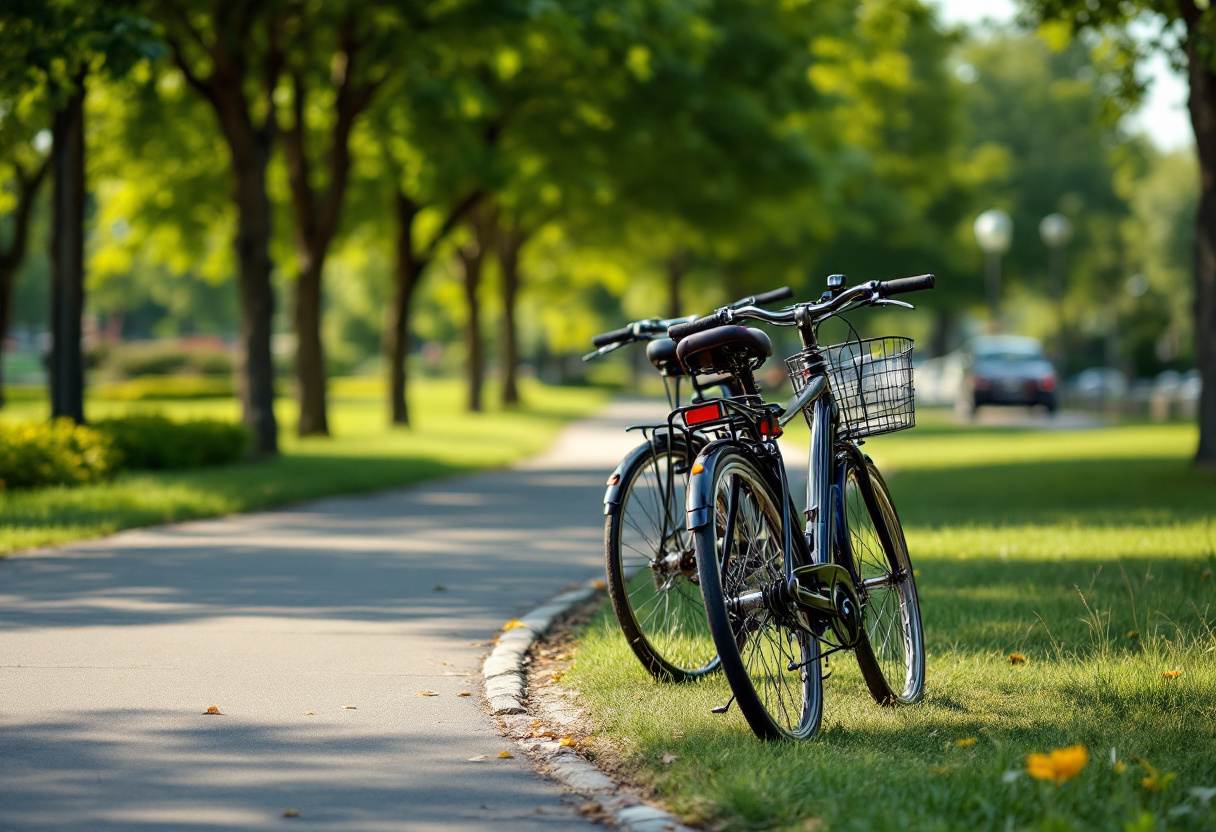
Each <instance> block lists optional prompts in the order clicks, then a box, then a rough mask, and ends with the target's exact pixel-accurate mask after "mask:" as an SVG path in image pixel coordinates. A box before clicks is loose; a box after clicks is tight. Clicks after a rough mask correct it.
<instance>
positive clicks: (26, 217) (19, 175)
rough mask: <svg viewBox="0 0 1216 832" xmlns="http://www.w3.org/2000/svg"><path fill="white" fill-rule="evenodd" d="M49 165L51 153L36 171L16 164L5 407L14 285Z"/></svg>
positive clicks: (2, 331)
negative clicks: (35, 203)
mask: <svg viewBox="0 0 1216 832" xmlns="http://www.w3.org/2000/svg"><path fill="white" fill-rule="evenodd" d="M49 169H50V158H49V157H48V158H47V159H45V160H43V161H42V162H41V163H40V164H39V165H38V166H37V167H36V168H34V170H33V171H32V172H27V171H26V170H24V169H23V168H21V167H20V166H17V167H16V168H15V174H14V175H15V176H16V179H17V205H16V207H15V208H14V209H13V236H12V239H11V240H10V241H9V244H8V247H7V248H6V249H5V250H4V251H0V407H4V360H3V359H4V344H5V342H6V341H7V340H8V330H9V327H10V326H11V325H12V322H13V288H14V286H15V285H16V281H17V272H18V271H19V270H20V269H21V264H22V263H23V262H24V261H25V252H26V250H27V249H28V247H29V237H30V215H31V214H32V213H33V209H34V200H35V199H36V198H37V196H38V190H39V188H40V187H41V186H42V180H43V179H45V178H46V173H47V171H48V170H49Z"/></svg>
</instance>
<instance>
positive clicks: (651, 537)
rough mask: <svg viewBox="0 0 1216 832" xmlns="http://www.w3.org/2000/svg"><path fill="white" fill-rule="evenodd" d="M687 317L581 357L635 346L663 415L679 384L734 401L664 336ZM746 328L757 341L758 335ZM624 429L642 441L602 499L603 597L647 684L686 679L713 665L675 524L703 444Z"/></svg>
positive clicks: (650, 322)
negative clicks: (651, 375)
mask: <svg viewBox="0 0 1216 832" xmlns="http://www.w3.org/2000/svg"><path fill="white" fill-rule="evenodd" d="M792 296H793V292H792V291H790V289H789V288H788V287H783V288H781V289H775V290H773V291H771V292H766V293H764V294H761V295H756V296H754V297H747V298H743V299H741V300H738V301H736V302H735V303H733V304H731V305H730V307H727V308H738V307H744V306H749V305H760V304H767V303H775V302H777V301H781V300H785V299H787V298H790V297H792ZM693 320H696V316H695V315H693V316H689V317H687V318H679V319H675V320H659V319H656V318H651V319H646V320H642V321H634V322H633V323H630V324H629V325H627V326H625V327H622V328H621V329H618V330H614V331H613V332H606V333H604V334H603V335H597V336H596V337H595V338H593V339H592V343H593V344H594V345H595V346H597V347H599V349H598V350H596V351H595V352H593V353H590V354H588V355H586V356H584V358H583V360H584V361H590V360H593V359H595V358H598V357H599V356H601V355H604V354H606V353H608V352H612V351H613V350H616V349H620V348H621V347H624V346H626V345H627V344H631V343H635V342H639V341H645V342H647V346H646V357H647V358H648V359H649V360H650V362H651V363H652V364H653V365H654V367H655V369H657V370H658V371H659V374H660V375H661V376H662V377H663V383H664V388H665V390H666V392H667V400H668V404H669V405H670V407H671V408H672V409H676V408H678V407H679V406H680V385H681V381H682V380H683V379H685V378H688V379H689V382H690V385H691V387H692V392H691V394H690V396H689V400H690V402H691V403H694V404H698V403H702V402H705V401H708V400H709V392H710V389H711V388H714V387H718V388H720V389H721V394H722V396H723V397H724V398H730V397H733V396H739V395H743V394H744V390H743V388H742V387H741V386H740V384H739V382H738V380H737V379H736V378H735V377H734V376H733V375H731V374H729V373H727V374H724V375H718V376H715V377H711V378H709V379H707V380H704V381H703V380H700V379H699V378H698V376H697V375H696V374H689V373H687V372H686V371H685V369H684V367H683V366H682V365H681V364H680V361H679V358H678V357H677V355H676V345H675V342H674V341H672V340H671V339H669V338H668V337H667V330H668V328H669V327H671V326H672V325H674V324H677V323H688V322H691V321H693ZM752 332H753V333H754V334H755V336H756V337H757V338H762V339H764V340H765V341H767V336H766V335H764V333H762V332H760V330H752ZM770 351H771V347H770ZM627 430H631V431H632V430H641V431H642V433H643V436H644V439H645V441H643V442H642V443H641V444H640V445H638V447H636V448H635V449H633V450H632V451H631V452H630V453H628V454H627V455H626V456H625V458H624V459H623V460H622V461H621V463H620V464H619V465H618V466H617V468H616V470H615V471H613V473H612V475H611V476H610V477H609V479H608V486H607V491H606V492H605V495H604V514H605V518H604V557H605V568H606V572H607V578H608V580H607V583H608V596H609V598H610V600H611V603H612V609H613V612H614V613H615V614H616V618H617V622H618V623H619V624H620V626H621V630H622V632H623V633H624V634H625V639H626V641H627V642H628V643H629V646H630V648H631V649H632V650H633V652H634V654H635V655H636V656H637V657H638V660H639V661H641V663H642V665H643V666H644V667H645V668H646V669H647V671H649V672H650V674H651V675H652V676H654V678H656V679H659V680H661V681H676V682H684V681H688V680H691V679H696V678H699V677H701V676H704V675H705V674H706V673H710V672H713V671H714V670H716V669H717V666H718V660H717V652H716V650H715V649H714V646H713V641H712V640H711V639H710V637H709V631H708V628H707V624H706V617H705V607H704V604H703V603H702V601H701V592H700V589H699V588H698V586H697V584H696V581H697V578H696V568H695V564H694V562H693V560H692V546H691V541H690V538H689V536H688V532H687V530H686V528H685V524H684V522H683V518H684V500H685V480H686V479H687V475H688V471H689V468H690V466H691V463H692V460H693V458H694V457H695V456H696V454H697V451H698V450H699V449H700V447H701V445H703V444H704V440H703V438H702V437H701V436H700V435H699V434H696V433H695V432H688V433H687V435H685V433H683V432H681V433H680V434H679V435H678V436H677V435H675V434H673V432H672V431H671V430H670V429H668V428H667V426H666V425H631V426H629V427H628V428H627Z"/></svg>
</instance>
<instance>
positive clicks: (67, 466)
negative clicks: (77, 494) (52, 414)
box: [0, 419, 122, 489]
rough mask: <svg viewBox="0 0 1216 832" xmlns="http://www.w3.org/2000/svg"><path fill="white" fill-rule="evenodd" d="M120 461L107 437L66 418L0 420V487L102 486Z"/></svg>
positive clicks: (116, 468) (101, 432)
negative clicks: (100, 484)
mask: <svg viewBox="0 0 1216 832" xmlns="http://www.w3.org/2000/svg"><path fill="white" fill-rule="evenodd" d="M121 459H122V457H121V455H120V454H119V453H118V451H117V450H116V449H115V447H114V441H113V439H112V438H111V437H110V435H109V434H107V433H105V432H103V431H100V430H97V429H95V428H90V427H85V426H82V425H77V424H75V423H74V422H73V421H72V420H71V419H55V420H53V421H50V422H42V423H34V422H30V423H14V422H0V488H4V489H8V488H33V487H35V486H40V485H84V484H86V483H91V482H101V481H103V480H107V479H109V478H110V477H112V476H114V473H115V472H116V471H117V470H118V467H119V464H120V461H121Z"/></svg>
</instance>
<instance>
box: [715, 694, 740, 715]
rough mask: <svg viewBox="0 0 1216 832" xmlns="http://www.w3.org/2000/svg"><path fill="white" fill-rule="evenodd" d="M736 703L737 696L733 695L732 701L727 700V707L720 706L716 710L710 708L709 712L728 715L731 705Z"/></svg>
mask: <svg viewBox="0 0 1216 832" xmlns="http://www.w3.org/2000/svg"><path fill="white" fill-rule="evenodd" d="M734 701H735V695H734V694H733V693H732V694H731V697H730V699H727V700H726V704H725V705H719V706H718V707H716V708H710V709H709V712H710V713H711V714H724V713H726V712H727V711H729V710H730V703H732V702H734Z"/></svg>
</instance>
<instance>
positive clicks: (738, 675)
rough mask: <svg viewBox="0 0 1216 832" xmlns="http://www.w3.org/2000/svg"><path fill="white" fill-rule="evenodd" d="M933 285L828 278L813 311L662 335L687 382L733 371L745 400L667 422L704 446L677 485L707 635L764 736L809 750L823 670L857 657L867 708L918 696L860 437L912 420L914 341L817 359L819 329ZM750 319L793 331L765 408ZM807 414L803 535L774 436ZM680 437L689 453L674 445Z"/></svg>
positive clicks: (847, 346)
mask: <svg viewBox="0 0 1216 832" xmlns="http://www.w3.org/2000/svg"><path fill="white" fill-rule="evenodd" d="M934 282H935V281H934V277H933V275H922V276H919V277H908V278H902V279H899V280H890V281H884V282H879V281H870V282H869V283H864V284H861V285H859V286H854V287H852V288H849V289H846V288H845V287H844V277H843V275H833V276H831V277H830V278H829V279H828V291H827V292H825V293H824V295H823V296H822V297H821V298H820V299H819V301H818V302H816V303H800V304H796V305H794V306H793V307H791V308H789V309H787V310H785V311H781V312H769V311H766V310H764V309H760V308H758V307H756V306H744V307H741V308H734V309H732V308H723V309H720V310H718V312H716V313H715V314H713V315H710V316H708V317H706V318H701V319H699V320H696V321H692V322H689V323H683V324H677V325H674V326H672V328H671V330H670V334H671V337H672V339H673V340H675V341H676V342H677V350H676V352H677V357H678V358H679V359H680V361H681V362H682V364H683V365H684V366H685V367H686V368H687V369H688V371H689V372H710V371H716V372H729V373H731V374H732V375H734V376H735V377H736V378H737V379H738V380H739V382H740V384H741V385H742V387H743V395H741V396H738V397H735V398H731V399H723V400H719V401H714V402H709V403H705V404H699V405H686V406H682V407H680V408H677V409H676V411H675V412H673V414H672V417H671V422H670V424H671V425H672V426H673V429H674V426H675V425H677V424H679V423H683V424H684V425H685V426H686V427H685V435H686V436H688V435H689V433H688V432H691V431H698V432H700V433H701V434H702V435H704V436H707V437H713V439H712V441H710V442H708V443H707V444H705V445H704V446H703V447H701V448H700V450H699V452H698V453H697V456H696V459H695V461H694V463H693V466H692V469H691V473H690V477H689V481H688V486H687V523H688V529H689V533H690V535H691V537H692V550H693V558H694V560H695V562H696V568H697V572H698V576H699V583H700V589H701V592H702V594H703V598H704V604H705V612H706V615H707V620H708V627H709V631H710V635H711V637H712V640H713V643H714V646H715V648H716V652H717V654H718V656H719V658H720V661H721V665H722V669H723V671H724V673H725V675H726V678H727V680H728V681H729V682H730V686H731V690H732V692H733V696H732V698H731V700H730V701H728V702H727V703H726V705H724V706H722V707H721V708H717V709H715V710H716V711H718V712H724V711H725V710H726V709H728V708H729V707H730V704H731V702H738V704H739V709H740V710H741V711H742V712H743V715H744V717H745V718H746V719H747V722H748V724H749V725H750V726H751V728H752V730H753V731H754V732H755V733H756V735H757V736H759V737H761V738H764V739H776V738H782V737H786V738H794V739H805V738H808V737H810V736H812V735H814V734H815V733H816V732H817V731H818V730H819V726H820V723H821V720H822V716H823V675H822V664H821V663H822V661H823V660H825V659H826V658H827V657H828V656H829V655H831V654H833V653H836V652H839V651H843V650H852V651H853V652H854V655H855V656H856V659H857V662H858V665H859V666H860V668H861V673H862V676H863V677H864V678H865V681H866V684H867V686H868V688H869V690H870V693H871V695H872V696H873V697H874V699H875V700H876V701H877V702H879V703H880V704H883V705H894V704H908V703H912V702H915V701H917V700H918V699H919V698H920V697H921V695H922V693H923V691H924V684H925V656H924V639H923V634H922V629H921V617H920V607H919V602H918V600H917V595H916V582H915V579H914V575H913V571H912V564H911V561H910V559H909V556H908V549H907V544H906V543H905V541H904V535H903V530H902V528H901V526H900V522H899V517H898V515H897V514H896V511H895V504H894V502H893V501H892V499H891V495H890V493H889V492H888V490H887V486H886V483H885V482H884V481H883V478H882V475H881V474H880V473H879V471H878V469H877V467H875V465H874V463H873V461H872V460H871V459H870V458H869V457H868V456H866V455H865V454H864V453H863V452H862V451H861V448H860V445H861V444H862V442H861V440H862V439H863V438H864V437H867V436H873V435H876V434H881V433H887V432H890V431H895V430H903V429H905V428H910V427H912V426H913V425H914V424H915V412H914V409H913V389H912V341H911V340H910V339H907V338H870V339H861V338H856V339H855V340H852V341H849V342H847V343H844V344H838V345H835V346H827V347H822V346H820V345H819V342H818V328H819V325H820V324H821V323H823V322H824V321H825V320H827V319H829V318H832V317H836V316H839V315H841V314H842V313H844V312H847V311H849V310H852V309H856V308H858V307H861V306H885V305H899V306H907V307H909V308H910V304H906V303H903V302H902V301H897V300H891V297H892V296H894V295H898V294H902V293H905V292H915V291H920V290H924V289H931V288H933V285H934ZM747 320H757V321H763V322H765V323H769V324H774V325H777V326H793V327H796V328H797V329H798V334H799V336H800V338H801V341H802V350H801V351H800V352H798V353H797V354H796V355H794V356H793V357H791V358H789V359H788V360H787V361H786V364H787V366H788V368H789V371H790V378H791V381H792V382H793V386H794V389H795V391H796V392H795V395H794V397H793V398H792V399H791V400H790V401H789V402H787V403H786V404H784V405H780V404H765V403H764V402H763V401H762V400H761V399H760V396H759V395H758V393H759V391H758V390H757V388H756V385H755V381H754V378H753V371H754V370H755V368H756V367H758V366H759V365H760V364H761V363H763V361H764V358H765V357H766V356H765V355H764V350H763V349H762V347H763V345H762V344H758V343H757V342H756V339H755V338H754V337H753V336H752V335H751V333H753V332H755V330H751V329H748V328H746V327H743V326H736V325H734V324H735V323H736V322H738V321H747ZM799 413H803V414H805V417H806V420H807V423H808V424H809V426H810V429H811V440H810V458H809V462H808V477H807V492H806V502H805V511H804V512H803V517H805V520H806V525H805V529H804V532H803V533H801V534H797V533H795V532H794V530H793V529H794V524H795V518H796V517H797V516H798V514H799V512H798V511H797V509H796V508H795V507H794V503H793V500H792V498H791V496H790V489H789V482H788V480H787V478H786V471H785V466H784V463H783V461H782V458H781V452H780V449H779V448H778V446H777V443H776V441H775V439H776V438H777V437H778V436H779V435H780V434H781V432H782V429H783V427H784V426H785V425H787V424H788V423H789V422H790V420H792V419H793V418H795V417H796V416H797V415H798V414H799ZM685 441H688V440H687V439H685Z"/></svg>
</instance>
